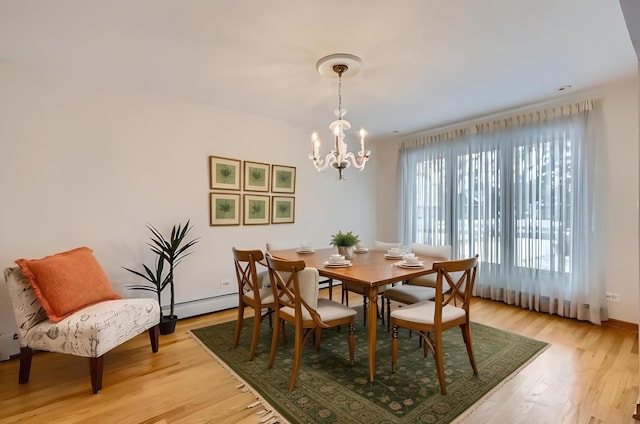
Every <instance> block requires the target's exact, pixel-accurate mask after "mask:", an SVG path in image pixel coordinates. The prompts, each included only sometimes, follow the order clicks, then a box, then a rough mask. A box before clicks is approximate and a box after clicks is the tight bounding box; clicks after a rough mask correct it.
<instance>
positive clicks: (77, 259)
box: [16, 247, 122, 322]
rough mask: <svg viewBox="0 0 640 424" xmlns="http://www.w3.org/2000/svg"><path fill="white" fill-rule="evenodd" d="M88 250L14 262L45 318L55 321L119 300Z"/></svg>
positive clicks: (78, 249)
mask: <svg viewBox="0 0 640 424" xmlns="http://www.w3.org/2000/svg"><path fill="white" fill-rule="evenodd" d="M92 252H93V251H92V250H91V249H89V248H88V247H79V248H77V249H72V250H69V251H67V252H62V253H58V254H55V255H51V256H47V257H44V258H42V259H18V260H16V263H17V264H18V266H19V267H20V268H21V269H22V272H23V273H24V275H25V276H26V277H27V278H29V281H30V282H31V286H32V287H33V290H34V292H35V293H36V296H37V297H38V300H40V304H41V305H42V307H43V309H44V310H45V311H46V313H47V317H48V318H49V319H50V320H51V321H53V322H58V321H60V320H62V319H64V318H65V317H67V316H69V315H71V314H72V313H74V312H76V311H78V310H80V309H82V308H84V307H85V306H89V305H93V304H95V303H98V302H102V301H105V300H114V299H121V298H122V297H121V296H120V295H119V294H118V293H116V292H115V291H113V289H112V288H111V284H110V283H109V280H108V279H107V275H106V274H105V272H104V270H103V269H102V267H101V266H100V264H99V263H98V261H97V260H96V258H95V257H94V256H93V253H92Z"/></svg>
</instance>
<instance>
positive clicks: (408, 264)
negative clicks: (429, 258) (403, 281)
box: [396, 261, 424, 268]
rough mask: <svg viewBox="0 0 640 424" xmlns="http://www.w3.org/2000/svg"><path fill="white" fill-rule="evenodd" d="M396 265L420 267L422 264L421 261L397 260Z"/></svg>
mask: <svg viewBox="0 0 640 424" xmlns="http://www.w3.org/2000/svg"><path fill="white" fill-rule="evenodd" d="M396 265H398V266H399V267H400V268H422V267H423V266H424V265H423V264H422V262H416V263H408V262H405V261H401V262H398V263H397V264H396Z"/></svg>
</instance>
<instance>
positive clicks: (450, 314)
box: [391, 255, 478, 395]
mask: <svg viewBox="0 0 640 424" xmlns="http://www.w3.org/2000/svg"><path fill="white" fill-rule="evenodd" d="M477 267H478V256H477V255H476V256H474V257H471V258H468V259H460V260H454V261H444V262H436V263H434V264H433V269H434V270H435V271H436V272H437V277H436V287H435V291H436V294H435V299H434V300H425V301H422V302H418V303H414V304H412V305H409V306H406V307H403V308H400V309H397V310H395V311H393V312H392V313H391V327H392V329H393V330H392V338H391V371H392V372H395V371H396V366H397V363H398V329H399V328H407V329H409V330H411V331H414V332H417V333H418V334H419V335H420V336H421V337H422V339H423V340H424V344H423V349H424V356H425V358H426V357H427V353H428V352H429V350H431V352H432V353H433V355H434V357H435V361H436V370H437V372H438V381H439V382H440V391H441V392H442V394H443V395H446V394H447V390H446V387H445V381H444V364H443V350H442V333H443V332H444V331H446V330H448V329H450V328H454V327H460V330H461V331H462V337H463V339H464V343H465V345H466V346H467V354H468V355H469V361H470V362H471V368H473V373H474V374H476V375H477V374H478V369H477V367H476V361H475V358H474V355H473V345H472V340H471V327H470V320H469V304H470V302H471V293H472V291H473V285H474V283H475V279H476V271H477ZM445 287H446V289H448V291H446V292H445V290H443V288H445Z"/></svg>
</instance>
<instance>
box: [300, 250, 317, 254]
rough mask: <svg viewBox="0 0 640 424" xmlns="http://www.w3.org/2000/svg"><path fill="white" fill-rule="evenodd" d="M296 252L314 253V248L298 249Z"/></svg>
mask: <svg viewBox="0 0 640 424" xmlns="http://www.w3.org/2000/svg"><path fill="white" fill-rule="evenodd" d="M297 252H298V253H316V251H315V249H298V250H297Z"/></svg>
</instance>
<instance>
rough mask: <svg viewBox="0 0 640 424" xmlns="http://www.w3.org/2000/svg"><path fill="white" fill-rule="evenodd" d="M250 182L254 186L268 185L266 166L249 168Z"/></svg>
mask: <svg viewBox="0 0 640 424" xmlns="http://www.w3.org/2000/svg"><path fill="white" fill-rule="evenodd" d="M249 184H250V185H253V186H266V185H267V173H266V170H265V169H264V168H253V167H251V168H249Z"/></svg>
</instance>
